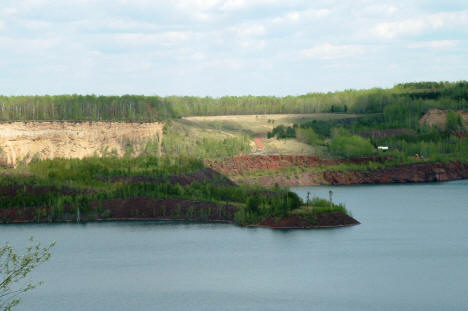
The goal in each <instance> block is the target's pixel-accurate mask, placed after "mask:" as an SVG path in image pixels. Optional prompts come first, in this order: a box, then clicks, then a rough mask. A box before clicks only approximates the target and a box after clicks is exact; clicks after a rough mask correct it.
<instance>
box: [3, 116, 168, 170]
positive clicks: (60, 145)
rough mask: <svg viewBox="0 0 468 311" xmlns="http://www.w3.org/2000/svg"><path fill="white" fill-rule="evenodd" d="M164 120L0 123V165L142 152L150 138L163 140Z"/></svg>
mask: <svg viewBox="0 0 468 311" xmlns="http://www.w3.org/2000/svg"><path fill="white" fill-rule="evenodd" d="M162 132H163V123H158V122H151V123H124V122H11V123H1V124H0V166H4V167H15V166H17V164H18V163H19V162H26V163H27V162H29V161H31V160H32V159H34V158H38V159H52V158H84V157H88V156H92V155H95V154H96V155H103V154H105V153H115V154H117V155H120V156H121V155H123V154H125V153H126V152H128V151H129V150H131V151H132V152H133V153H134V154H138V153H140V152H141V151H142V150H143V149H144V148H145V146H146V143H147V142H148V141H156V142H158V143H159V150H161V148H160V144H161V142H162Z"/></svg>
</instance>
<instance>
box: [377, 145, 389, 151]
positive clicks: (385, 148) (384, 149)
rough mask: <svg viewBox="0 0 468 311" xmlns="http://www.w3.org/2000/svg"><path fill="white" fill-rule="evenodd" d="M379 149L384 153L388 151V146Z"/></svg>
mask: <svg viewBox="0 0 468 311" xmlns="http://www.w3.org/2000/svg"><path fill="white" fill-rule="evenodd" d="M377 149H379V150H382V151H387V150H388V146H378V147H377Z"/></svg>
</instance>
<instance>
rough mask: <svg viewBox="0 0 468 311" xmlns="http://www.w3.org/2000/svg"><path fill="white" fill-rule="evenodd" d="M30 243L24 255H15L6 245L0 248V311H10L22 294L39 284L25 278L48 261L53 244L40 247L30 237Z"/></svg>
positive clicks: (9, 246)
mask: <svg viewBox="0 0 468 311" xmlns="http://www.w3.org/2000/svg"><path fill="white" fill-rule="evenodd" d="M30 243H31V244H30V245H29V246H28V247H26V252H25V253H24V254H19V253H17V252H16V251H15V249H14V247H13V246H12V245H10V244H8V243H5V245H3V246H0V310H2V311H9V310H11V309H12V308H13V307H14V306H16V305H17V304H18V303H19V302H20V299H21V296H22V295H23V294H24V293H26V292H28V291H30V290H32V289H34V288H35V287H37V286H38V285H40V284H41V282H33V281H32V280H26V277H27V276H28V274H29V273H30V272H31V271H32V270H34V268H36V267H37V266H38V265H40V264H41V263H43V262H45V261H47V260H49V258H50V256H51V253H50V250H51V248H52V247H53V246H54V245H55V242H53V243H51V244H49V245H48V246H46V247H42V246H41V244H40V243H38V242H34V239H33V238H32V237H31V238H30Z"/></svg>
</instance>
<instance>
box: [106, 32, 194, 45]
mask: <svg viewBox="0 0 468 311" xmlns="http://www.w3.org/2000/svg"><path fill="white" fill-rule="evenodd" d="M112 37H113V39H114V41H116V42H118V43H120V44H124V45H131V46H145V45H162V46H173V45H176V44H179V43H182V42H183V41H186V40H188V39H189V38H190V33H188V32H177V31H167V32H161V33H154V34H146V33H120V34H115V35H113V36H112Z"/></svg>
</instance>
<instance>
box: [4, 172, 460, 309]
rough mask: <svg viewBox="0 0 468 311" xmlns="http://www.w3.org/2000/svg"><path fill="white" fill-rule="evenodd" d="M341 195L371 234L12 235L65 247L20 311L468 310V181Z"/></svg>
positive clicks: (115, 229)
mask: <svg viewBox="0 0 468 311" xmlns="http://www.w3.org/2000/svg"><path fill="white" fill-rule="evenodd" d="M330 189H331V190H333V191H334V200H335V201H337V202H344V203H346V207H347V208H348V209H350V210H351V211H352V213H353V216H354V217H355V218H357V219H358V220H359V221H361V223H362V224H361V225H359V226H353V227H349V228H339V229H320V230H289V231H278V230H271V229H260V228H240V227H236V226H232V225H225V224H174V223H157V222H124V223H95V224H86V225H76V224H56V225H31V224H29V225H6V226H0V237H1V240H2V241H6V240H8V241H10V242H11V243H13V244H15V245H18V246H19V245H24V244H25V242H26V239H27V237H29V236H30V235H33V236H35V238H36V239H37V240H40V241H43V242H46V241H52V240H57V245H56V247H55V248H54V251H53V257H52V258H51V260H50V261H49V262H48V263H46V264H44V265H43V266H41V267H40V268H39V269H38V270H37V271H35V273H34V275H33V277H34V279H36V280H42V281H44V282H45V283H44V285H43V286H41V287H40V288H38V289H36V290H34V291H33V292H30V293H29V294H28V295H27V296H26V297H25V298H24V300H23V301H22V303H21V304H20V305H19V306H18V307H17V310H20V311H21V310H44V311H45V310H70V311H75V310H86V311H88V310H103V311H105V310H256V311H257V310H326V311H335V310H399V311H400V310H424V311H427V310H437V311H439V310H468V296H467V295H466V290H467V288H468V287H467V280H468V268H467V265H466V262H467V260H468V181H456V182H448V183H434V184H413V185H382V186H339V187H297V188H293V190H294V191H296V192H297V193H299V194H300V195H301V196H303V197H305V195H306V193H307V192H308V191H309V192H311V195H314V194H315V195H320V196H322V197H326V196H328V190H330Z"/></svg>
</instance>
